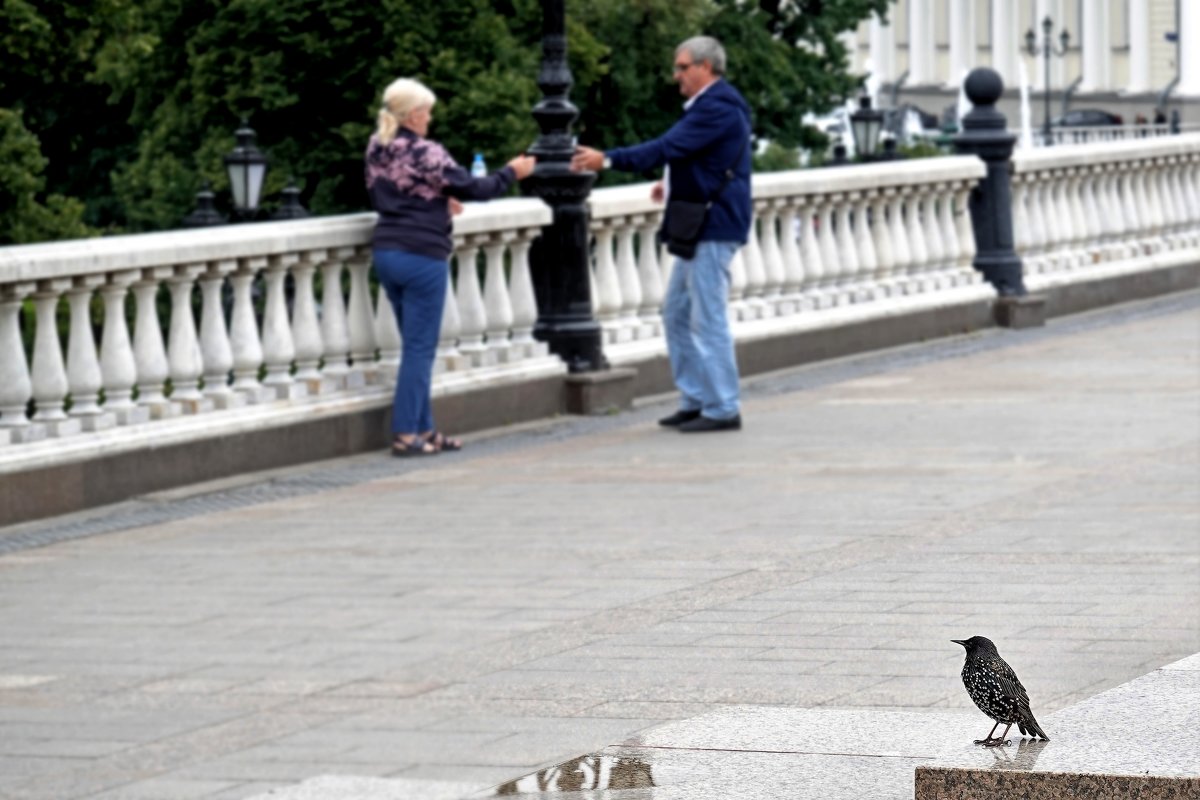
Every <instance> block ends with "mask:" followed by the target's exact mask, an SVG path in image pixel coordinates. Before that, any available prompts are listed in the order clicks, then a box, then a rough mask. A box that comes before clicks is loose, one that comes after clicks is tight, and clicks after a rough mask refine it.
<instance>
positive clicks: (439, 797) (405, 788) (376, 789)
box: [247, 775, 478, 800]
mask: <svg viewBox="0 0 1200 800" xmlns="http://www.w3.org/2000/svg"><path fill="white" fill-rule="evenodd" d="M477 788H478V787H477V786H476V785H474V784H469V783H456V782H451V781H428V780H415V779H410V778H390V779H387V778H364V777H359V776H356V775H345V776H342V775H323V776H321V777H319V778H313V779H312V780H307V781H304V782H303V783H301V784H299V785H297V786H290V787H285V788H282V789H273V790H272V791H269V792H266V793H264V794H256V795H254V796H253V797H249V798H247V800H459V798H461V797H464V796H466V795H468V794H470V793H471V792H473V791H474V790H475V789H477Z"/></svg>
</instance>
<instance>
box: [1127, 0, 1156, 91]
mask: <svg viewBox="0 0 1200 800" xmlns="http://www.w3.org/2000/svg"><path fill="white" fill-rule="evenodd" d="M1128 24H1129V85H1128V86H1126V87H1125V91H1127V92H1130V93H1133V92H1148V91H1150V88H1151V87H1150V0H1129V22H1128Z"/></svg>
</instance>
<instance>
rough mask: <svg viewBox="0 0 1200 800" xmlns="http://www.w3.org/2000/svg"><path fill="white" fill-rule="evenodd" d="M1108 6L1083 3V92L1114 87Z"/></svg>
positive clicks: (1081, 36) (1081, 42)
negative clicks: (1111, 68)
mask: <svg viewBox="0 0 1200 800" xmlns="http://www.w3.org/2000/svg"><path fill="white" fill-rule="evenodd" d="M1183 5H1185V6H1186V5H1187V3H1184V4H1183ZM1108 8H1109V6H1108V3H1084V4H1083V30H1082V31H1080V42H1079V43H1080V45H1081V46H1082V47H1083V81H1082V83H1080V84H1079V91H1081V92H1102V91H1105V90H1106V89H1110V88H1112V86H1111V84H1112V79H1111V77H1110V75H1111V70H1110V63H1111V62H1112V42H1111V41H1110V40H1109V35H1108V31H1109V25H1108Z"/></svg>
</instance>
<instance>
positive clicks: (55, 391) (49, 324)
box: [33, 278, 83, 436]
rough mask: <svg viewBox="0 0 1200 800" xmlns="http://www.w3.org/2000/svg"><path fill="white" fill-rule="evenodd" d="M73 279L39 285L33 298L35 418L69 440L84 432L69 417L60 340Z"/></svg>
mask: <svg viewBox="0 0 1200 800" xmlns="http://www.w3.org/2000/svg"><path fill="white" fill-rule="evenodd" d="M70 286H71V281H70V279H69V278H52V279H50V280H44V281H38V286H37V292H35V293H34V295H33V303H34V308H35V309H36V310H37V332H36V334H35V335H34V340H33V401H34V406H35V407H36V409H37V411H36V412H34V415H33V418H34V419H35V420H37V421H38V422H41V423H43V424H45V426H46V431H47V432H48V433H49V434H50V435H51V436H69V435H71V434H75V433H79V431H81V430H82V429H83V426H82V425H81V424H80V422H79V420H77V419H70V418H68V417H67V412H66V411H65V410H64V401H65V400H66V399H67V390H68V389H69V388H70V387H69V385H68V383H67V369H66V365H65V364H64V363H63V353H62V344H61V343H60V342H59V338H58V301H59V300H60V299H61V298H62V294H63V292H64V291H66V290H67V289H69V288H70Z"/></svg>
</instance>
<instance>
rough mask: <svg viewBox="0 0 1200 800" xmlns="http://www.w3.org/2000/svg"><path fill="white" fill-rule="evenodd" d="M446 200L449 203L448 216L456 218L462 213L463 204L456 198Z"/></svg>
mask: <svg viewBox="0 0 1200 800" xmlns="http://www.w3.org/2000/svg"><path fill="white" fill-rule="evenodd" d="M446 199H447V200H449V201H450V216H452V217H457V216H458V215H459V214H461V213H462V212H463V204H462V203H461V202H460V201H459V200H458V199H457V198H454V197H448V198H446Z"/></svg>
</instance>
